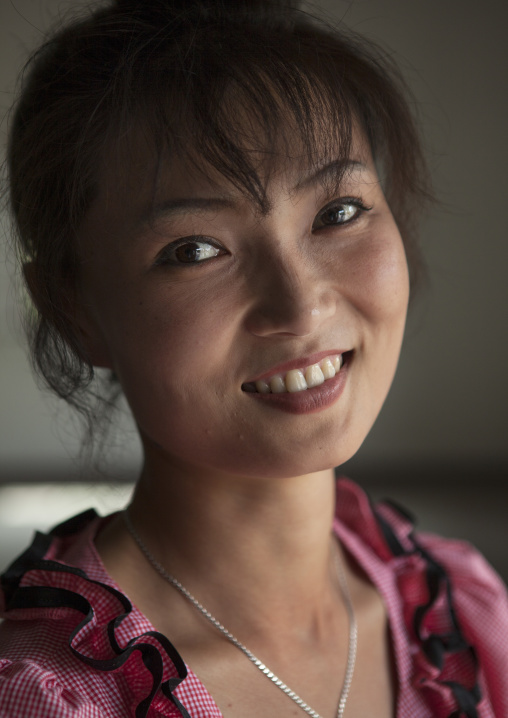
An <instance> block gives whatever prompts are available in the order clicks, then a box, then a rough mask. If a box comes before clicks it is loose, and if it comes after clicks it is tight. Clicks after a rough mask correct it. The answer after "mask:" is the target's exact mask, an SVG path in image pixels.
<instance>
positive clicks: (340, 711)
mask: <svg viewBox="0 0 508 718" xmlns="http://www.w3.org/2000/svg"><path fill="white" fill-rule="evenodd" d="M123 518H124V521H125V525H126V526H127V530H128V531H129V533H130V535H131V536H132V538H133V539H134V541H135V542H136V543H137V545H138V546H139V548H140V549H141V551H142V553H143V554H144V555H145V557H146V559H147V560H148V562H149V563H150V564H151V565H152V566H153V568H154V569H155V570H156V571H157V572H158V573H159V574H160V575H161V576H162V577H163V578H164V579H165V580H166V581H168V583H170V584H171V585H172V586H174V587H175V588H176V589H177V590H178V591H179V592H180V593H181V594H182V595H183V596H185V598H186V599H187V600H188V601H189V603H191V604H192V605H193V606H194V608H196V609H197V610H198V611H199V612H200V613H201V614H202V615H203V616H204V617H205V618H206V619H207V620H208V621H209V622H210V623H211V624H213V625H214V626H215V628H216V629H217V630H218V631H220V632H221V633H222V635H223V636H225V637H226V638H227V639H228V641H230V643H232V644H233V645H234V646H236V647H237V648H238V649H239V650H240V651H241V652H242V653H243V654H245V655H246V656H247V658H248V659H249V661H251V663H253V664H254V665H255V666H256V668H258V669H259V670H260V671H261V673H263V674H264V675H265V676H266V677H267V678H269V679H270V680H271V681H272V683H274V684H275V685H276V686H277V688H280V690H281V691H282V692H283V693H285V694H286V695H287V696H288V697H289V698H291V700H292V701H294V702H295V703H296V704H297V705H298V706H299V707H300V708H301V709H302V710H303V711H305V713H307V714H308V715H309V716H311V718H321V716H320V715H319V713H318V712H317V711H315V710H313V709H312V708H311V707H310V706H309V705H308V704H307V703H305V701H304V700H302V698H300V696H299V695H298V694H297V693H295V692H294V691H292V690H291V688H289V686H287V685H286V684H285V683H284V681H281V679H280V678H278V677H277V676H276V675H275V673H274V672H273V671H271V670H270V669H269V668H268V667H267V666H265V664H264V663H263V662H262V661H260V660H259V658H256V656H255V655H254V654H253V653H252V651H249V649H248V648H247V647H246V646H244V645H243V643H241V642H240V641H239V640H238V638H236V636H234V635H233V634H232V633H231V632H230V631H228V629H227V628H225V627H224V626H223V625H222V623H221V622H220V621H218V620H217V619H216V618H215V617H214V616H212V614H211V613H210V611H208V610H207V609H206V608H205V607H204V606H203V605H202V604H201V603H199V601H198V600H197V599H196V598H194V596H193V595H192V594H191V593H190V592H189V591H188V590H187V589H186V588H185V586H183V585H182V584H181V583H180V581H178V580H177V579H176V578H175V577H174V576H172V575H171V574H170V573H168V572H167V571H166V569H165V568H164V566H162V565H161V564H160V563H159V562H158V561H157V559H156V558H155V556H153V555H152V554H151V553H150V551H149V550H148V548H147V547H146V546H145V544H144V543H143V541H142V540H141V538H140V537H139V535H138V533H137V531H136V529H135V528H134V526H133V524H132V521H131V518H130V516H129V513H128V511H127V509H125V511H123ZM336 566H337V576H338V579H339V584H340V589H341V592H342V598H343V599H344V605H345V606H346V611H347V614H348V618H349V645H348V654H347V662H346V672H345V675H344V683H343V685H342V690H341V692H340V698H339V705H338V708H337V718H343V716H344V711H345V709H346V702H347V699H348V696H349V691H350V690H351V683H352V680H353V673H354V670H355V663H356V651H357V647H358V625H357V621H356V616H355V612H354V608H353V602H352V600H351V594H350V593H349V587H348V584H347V580H346V574H345V573H344V568H343V566H342V561H341V560H340V557H339V553H338V552H337V553H336Z"/></svg>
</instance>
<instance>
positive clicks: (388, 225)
mask: <svg viewBox="0 0 508 718" xmlns="http://www.w3.org/2000/svg"><path fill="white" fill-rule="evenodd" d="M350 269H351V266H350ZM348 291H349V296H350V299H351V301H352V303H353V304H354V305H355V306H356V308H357V309H358V311H360V312H361V314H362V315H363V316H365V317H366V318H368V319H369V320H370V322H371V326H372V328H375V327H377V328H378V329H379V330H380V331H381V330H382V329H383V328H386V326H387V325H392V324H393V325H394V326H395V325H400V327H401V329H403V327H404V323H405V318H406V312H407V305H408V301H409V273H408V267H407V261H406V255H405V251H404V246H403V243H402V238H401V236H400V233H399V231H398V229H397V227H396V225H395V223H394V222H393V220H391V221H388V222H385V223H383V224H382V225H381V226H379V227H378V229H377V231H376V232H375V234H374V236H372V237H371V238H370V239H369V240H368V241H367V242H366V245H365V247H364V249H363V251H361V252H360V253H359V255H358V257H357V261H356V262H355V263H354V264H353V267H352V271H351V274H350V277H349V281H348Z"/></svg>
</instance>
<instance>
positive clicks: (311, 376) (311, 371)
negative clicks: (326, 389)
mask: <svg viewBox="0 0 508 718" xmlns="http://www.w3.org/2000/svg"><path fill="white" fill-rule="evenodd" d="M305 381H306V382H307V386H308V387H309V389H311V388H312V387H313V386H319V385H320V384H324V381H325V376H324V374H323V372H322V371H321V368H320V366H319V364H313V365H312V366H309V367H307V369H306V371H305Z"/></svg>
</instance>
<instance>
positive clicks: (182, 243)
mask: <svg viewBox="0 0 508 718" xmlns="http://www.w3.org/2000/svg"><path fill="white" fill-rule="evenodd" d="M348 205H350V206H352V207H355V208H356V212H355V213H354V215H353V216H352V217H350V218H349V219H346V220H345V221H343V222H337V223H330V224H325V225H323V226H321V227H317V228H316V226H315V225H316V221H317V219H318V218H319V217H320V216H322V215H323V214H324V213H325V212H330V211H334V210H340V208H343V207H346V206H348ZM371 209H372V207H367V206H366V205H365V204H364V202H363V201H362V200H361V199H360V198H359V197H341V198H340V199H336V200H334V201H333V202H330V203H329V204H327V205H326V206H325V207H323V209H321V210H320V211H319V212H318V214H317V215H316V218H315V219H314V222H313V223H312V229H313V230H314V231H318V230H320V229H328V228H331V227H343V226H345V225H348V224H352V223H353V222H356V221H357V220H358V219H360V217H361V215H362V214H363V212H369V211H370V210H371ZM190 245H208V246H209V247H212V248H213V249H215V250H217V254H212V256H210V257H206V258H205V259H202V260H201V261H200V262H199V261H190V262H185V261H184V262H178V261H176V260H175V259H170V258H169V257H168V254H169V251H172V252H176V251H177V250H178V249H180V248H181V247H189V246H190ZM226 253H227V252H226V250H225V249H224V247H222V246H221V245H220V244H219V243H218V242H216V241H215V240H214V239H212V238H211V237H205V236H203V235H195V236H189V237H182V239H178V240H176V241H175V242H172V243H171V244H169V245H168V246H167V247H165V248H164V249H163V250H162V252H161V253H160V254H159V256H158V257H157V259H156V261H155V266H168V265H169V266H173V267H184V266H188V267H192V266H196V265H197V264H203V263H206V262H207V261H208V260H209V259H214V258H215V257H219V256H221V255H224V254H226Z"/></svg>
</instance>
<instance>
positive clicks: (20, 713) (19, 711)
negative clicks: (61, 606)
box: [0, 620, 105, 718]
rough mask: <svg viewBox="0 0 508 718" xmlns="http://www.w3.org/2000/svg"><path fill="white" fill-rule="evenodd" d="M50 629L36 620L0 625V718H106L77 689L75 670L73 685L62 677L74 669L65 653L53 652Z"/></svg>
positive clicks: (78, 687) (9, 622) (55, 637)
mask: <svg viewBox="0 0 508 718" xmlns="http://www.w3.org/2000/svg"><path fill="white" fill-rule="evenodd" d="M49 629H50V627H49V626H48V625H46V626H45V625H44V622H35V621H30V622H28V624H27V625H23V626H22V625H19V624H18V622H14V621H9V620H7V621H4V622H3V623H2V624H0V718H12V716H16V718H33V716H40V717H41V718H46V716H48V717H49V716H51V717H52V718H64V717H65V718H81V717H83V718H84V717H85V716H86V717H87V718H88V716H90V718H99V717H100V718H105V714H104V713H103V712H102V711H100V710H98V709H97V708H96V707H95V706H94V704H93V702H92V701H91V700H90V699H89V698H88V697H87V695H86V693H87V692H86V691H85V690H81V689H80V681H79V680H78V681H76V672H75V670H73V671H72V672H73V680H72V682H69V680H68V679H66V678H65V674H66V673H68V672H69V670H72V669H73V668H74V667H71V666H69V665H68V662H69V661H68V658H67V655H66V652H65V651H62V652H58V651H57V650H55V648H57V646H58V644H59V640H58V637H57V636H56V635H55V633H54V626H52V630H49ZM57 655H60V659H59V661H58V665H55V656H57ZM82 687H84V686H82ZM82 687H81V688H82Z"/></svg>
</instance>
